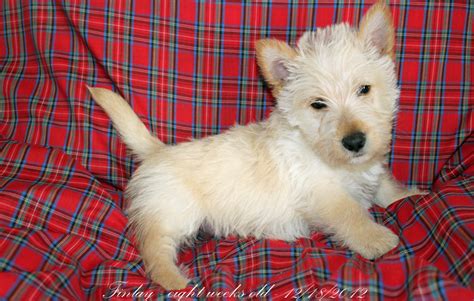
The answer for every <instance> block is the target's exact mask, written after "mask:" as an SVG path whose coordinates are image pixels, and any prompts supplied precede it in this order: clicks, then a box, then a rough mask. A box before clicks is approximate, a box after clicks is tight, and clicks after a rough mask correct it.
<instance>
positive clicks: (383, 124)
mask: <svg viewBox="0 0 474 301" xmlns="http://www.w3.org/2000/svg"><path fill="white" fill-rule="evenodd" d="M361 24H362V26H361V29H360V30H356V29H354V28H351V27H350V26H348V25H347V24H337V25H333V26H330V27H326V28H320V29H317V31H316V32H308V33H305V34H304V35H303V36H302V37H301V38H300V40H299V41H298V44H297V47H295V48H293V47H291V46H289V45H287V44H286V43H284V42H281V41H276V40H262V41H259V42H258V43H257V60H258V63H259V66H260V68H261V71H262V74H263V75H264V77H265V79H266V81H267V82H268V83H269V85H270V86H271V87H272V89H273V93H274V95H275V96H276V98H277V105H276V108H275V109H274V110H273V112H272V113H271V115H270V117H269V118H268V119H267V120H265V121H263V122H261V123H255V124H249V125H246V126H236V127H234V128H232V129H230V130H228V131H227V132H224V133H222V134H220V135H216V136H212V137H208V138H204V139H201V140H195V141H191V142H186V143H181V144H178V145H175V146H166V145H164V144H163V143H162V142H160V141H159V140H158V139H157V138H155V137H153V136H151V135H150V133H149V132H148V130H147V129H146V128H145V126H144V125H143V123H142V122H141V121H140V120H139V119H138V117H137V116H136V115H135V113H133V111H132V110H131V108H130V107H129V105H128V104H127V103H126V102H125V100H124V99H123V98H121V97H120V96H118V95H117V94H115V93H113V92H110V91H108V90H105V89H100V88H90V92H91V94H92V96H93V98H94V99H95V101H96V102H97V103H98V104H99V105H100V106H101V107H102V108H103V109H104V110H105V111H106V112H107V114H108V115H109V116H110V118H111V119H112V121H113V123H114V125H115V127H116V129H117V130H118V131H119V133H120V135H121V136H122V138H123V140H124V141H125V143H126V144H127V146H128V147H129V148H130V149H131V150H132V152H133V153H134V154H135V155H137V156H138V158H139V159H140V160H141V165H140V166H139V168H138V169H137V170H136V172H135V173H134V175H133V177H132V179H131V181H130V183H129V185H128V187H127V191H126V193H127V198H128V200H129V202H130V207H129V210H128V214H129V217H130V222H131V224H132V226H133V228H134V229H135V233H136V236H137V240H138V242H139V246H138V248H139V250H140V252H141V255H142V257H143V259H144V262H145V266H146V269H147V271H148V272H149V274H150V277H151V278H152V279H153V280H154V281H156V282H158V283H159V284H161V285H162V286H163V287H165V288H166V289H180V288H183V287H185V286H186V284H187V283H188V279H187V278H186V276H185V275H184V274H183V273H182V271H180V269H179V268H178V267H177V266H176V264H175V260H176V252H177V248H178V247H179V245H180V244H182V243H184V242H186V241H188V240H189V239H191V238H192V237H193V236H194V235H195V234H196V232H197V231H198V229H199V228H200V227H201V226H202V225H206V227H208V228H210V229H212V230H213V232H214V233H215V234H216V235H218V236H226V235H229V234H237V235H240V236H254V237H256V238H271V239H283V240H294V239H296V238H298V237H304V236H308V235H309V234H310V231H311V230H312V229H314V228H316V227H317V228H319V229H322V230H323V231H325V232H327V233H330V234H333V235H334V236H333V237H334V239H336V240H339V241H341V242H342V243H343V244H344V245H346V246H347V247H349V248H350V249H351V250H353V251H355V252H358V253H359V254H361V255H362V256H364V257H365V258H368V259H373V258H376V257H379V256H381V255H383V254H385V253H386V252H388V251H389V250H391V249H392V248H394V247H395V246H396V245H397V244H398V237H397V236H396V235H395V234H393V233H392V232H391V231H390V230H389V229H387V228H386V227H384V226H382V225H378V224H377V223H375V222H374V221H373V220H372V219H371V217H370V215H369V213H368V211H367V208H369V207H370V206H371V205H372V204H374V203H376V204H378V205H380V206H383V207H386V206H388V205H390V204H391V203H392V202H394V201H395V200H397V199H399V198H402V197H406V196H410V195H412V194H416V193H419V192H418V191H417V190H416V189H413V190H408V189H406V188H404V187H402V186H401V185H400V184H398V183H397V182H396V181H395V180H394V179H393V178H392V177H391V175H390V174H389V173H388V172H387V170H386V169H385V167H384V160H385V159H384V158H385V155H386V154H387V152H388V151H389V145H390V142H391V129H392V123H393V117H394V113H395V111H396V108H397V99H398V95H399V91H398V88H397V85H396V75H395V68H394V63H393V61H392V59H391V58H392V57H393V39H394V34H393V32H394V31H393V28H392V23H391V17H390V12H389V11H388V9H387V7H386V6H385V5H384V4H382V3H378V4H376V5H374V6H373V7H372V8H371V9H370V10H369V12H368V13H367V14H366V15H365V16H364V19H363V20H362V22H361ZM364 85H369V86H370V91H369V92H368V93H362V92H361V87H363V86H364ZM315 102H319V103H323V108H315V107H313V104H314V103H315ZM354 133H363V134H364V137H365V143H364V145H363V147H362V148H361V149H360V150H357V151H351V150H349V149H348V148H347V147H345V146H344V145H343V143H342V142H341V141H342V140H343V139H345V138H347V137H349V136H351V135H352V134H354Z"/></svg>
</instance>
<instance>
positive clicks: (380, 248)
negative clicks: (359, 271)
mask: <svg viewBox="0 0 474 301" xmlns="http://www.w3.org/2000/svg"><path fill="white" fill-rule="evenodd" d="M398 241H399V239H398V236H397V235H395V234H393V232H392V231H390V229H388V228H386V227H384V226H381V225H379V224H376V223H370V224H369V226H367V227H364V229H362V231H360V232H358V233H357V234H354V236H352V237H350V238H349V239H348V241H347V242H346V243H347V245H348V246H349V248H350V249H351V250H353V251H355V252H357V253H359V254H360V255H362V256H363V257H365V258H367V259H375V258H377V257H380V256H382V255H384V254H385V253H387V252H388V251H390V250H391V249H393V248H395V247H396V246H397V245H398Z"/></svg>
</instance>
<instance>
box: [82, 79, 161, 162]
mask: <svg viewBox="0 0 474 301" xmlns="http://www.w3.org/2000/svg"><path fill="white" fill-rule="evenodd" d="M87 89H89V92H90V93H91V95H92V98H93V99H94V100H95V102H97V103H98V104H99V105H100V106H101V107H102V109H104V111H105V112H106V113H107V115H109V117H110V119H112V123H113V125H114V127H115V129H116V130H117V131H118V132H119V134H120V136H121V137H122V139H123V141H124V142H125V144H126V145H127V146H128V148H130V150H131V151H132V153H133V154H135V155H136V156H137V157H138V159H139V160H143V159H145V158H146V157H147V156H148V155H150V154H152V153H154V152H156V151H157V150H158V149H159V148H162V147H164V146H165V144H164V143H163V142H161V141H160V140H159V139H158V138H156V137H154V136H152V135H151V134H150V131H148V129H147V128H146V127H145V125H144V124H143V122H142V121H141V120H140V119H139V118H138V116H137V114H135V112H133V110H132V108H131V107H130V105H129V104H128V103H127V102H126V101H125V99H123V98H122V97H121V96H120V95H118V94H116V93H114V92H112V91H110V90H107V89H103V88H91V87H89V86H87Z"/></svg>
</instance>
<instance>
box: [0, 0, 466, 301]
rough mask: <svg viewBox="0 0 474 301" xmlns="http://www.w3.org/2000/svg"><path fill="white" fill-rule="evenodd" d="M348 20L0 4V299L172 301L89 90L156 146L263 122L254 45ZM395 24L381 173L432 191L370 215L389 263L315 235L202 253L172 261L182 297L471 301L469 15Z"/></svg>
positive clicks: (265, 107) (297, 7)
mask: <svg viewBox="0 0 474 301" xmlns="http://www.w3.org/2000/svg"><path fill="white" fill-rule="evenodd" d="M343 3H344V2H343V1H339V2H336V3H333V2H328V1H315V2H314V3H313V2H311V3H308V2H306V1H301V2H298V1H295V2H291V3H286V2H285V3H283V2H282V1H274V2H272V1H255V2H250V1H248V2H247V1H246V2H239V1H201V0H197V1H191V0H183V1H179V2H178V1H172V0H166V1H136V2H133V1H126V0H117V1H84V2H79V1H54V2H53V1H27V0H24V1H21V0H5V1H2V4H1V6H2V7H1V9H0V29H1V30H0V35H1V37H0V41H1V42H0V89H1V90H0V91H1V93H0V95H1V101H0V120H1V122H0V139H1V140H0V187H1V189H0V229H1V232H0V237H1V243H0V279H1V281H0V298H2V299H4V298H8V299H14V300H20V299H64V300H75V299H87V298H90V299H100V298H104V296H105V297H107V296H112V295H114V298H116V299H120V300H122V299H132V298H140V297H147V296H150V295H153V296H154V297H155V298H156V297H157V296H160V297H165V298H166V297H168V298H172V297H173V296H174V297H176V298H178V297H179V295H173V296H169V295H167V294H166V293H164V292H163V291H162V290H161V289H160V288H159V287H156V286H154V285H153V284H152V283H150V282H149V280H148V279H147V278H146V276H145V273H144V270H143V265H142V262H141V261H140V257H139V254H138V253H137V251H136V249H135V247H134V246H133V238H132V237H131V236H130V235H129V233H128V228H127V218H126V216H125V215H124V213H123V208H124V207H125V205H126V200H124V199H123V195H122V191H123V189H124V187H125V185H126V183H127V181H128V179H129V177H130V174H131V172H132V170H133V169H134V167H135V165H134V162H133V160H132V159H131V158H130V156H129V155H128V154H127V152H126V149H125V146H124V145H123V143H122V142H121V141H120V139H119V138H118V137H117V134H116V132H115V130H113V128H112V126H111V123H110V120H109V118H108V117H107V116H106V115H105V113H104V112H103V111H102V110H101V109H100V108H99V107H97V106H96V105H95V104H94V103H93V101H92V100H91V98H90V96H89V95H88V93H87V92H86V89H85V85H86V84H88V85H92V86H103V87H108V88H112V89H114V90H115V91H118V92H120V93H121V94H122V95H124V97H125V98H126V99H129V100H130V103H131V105H132V107H133V108H134V110H135V111H136V112H137V113H138V114H139V115H140V116H141V118H142V120H144V121H145V123H146V124H147V126H149V128H150V129H151V130H152V131H153V132H154V133H156V135H157V136H158V137H159V138H160V139H162V140H163V141H165V142H167V143H177V142H180V141H183V140H186V139H189V138H190V137H195V138H199V137H203V136H206V135H211V134H216V133H219V132H221V131H223V130H225V129H226V128H228V127H230V126H232V125H233V124H234V123H236V122H237V123H242V124H245V123H248V122H251V121H255V120H261V119H263V118H265V116H267V114H268V112H269V109H270V108H271V106H272V101H273V100H272V98H271V95H270V93H269V91H268V90H267V89H266V87H265V86H264V84H263V81H262V79H261V78H260V77H259V75H258V70H257V67H256V64H255V52H254V42H255V40H257V39H259V38H263V37H274V38H278V39H282V40H286V41H288V42H290V43H294V42H295V41H296V39H297V38H298V37H299V36H300V35H301V33H302V32H304V31H306V30H310V29H313V28H314V27H316V26H325V25H328V24H332V23H334V22H340V21H347V22H349V23H357V21H358V20H359V19H360V17H361V15H362V14H363V12H364V11H365V10H366V9H367V8H368V6H369V4H370V3H365V2H361V1H351V2H350V3H349V4H347V3H345V4H343ZM391 8H392V12H393V15H394V22H395V26H396V28H397V32H396V33H397V43H396V51H397V55H396V60H397V62H398V73H399V79H400V80H399V83H400V85H401V87H402V94H401V99H400V112H399V116H398V121H397V126H396V128H395V129H394V144H393V149H392V152H391V155H390V158H389V159H390V164H391V167H392V169H393V172H394V174H395V176H396V177H397V178H398V179H400V180H401V181H403V182H405V183H407V184H409V185H417V186H419V187H421V188H424V189H427V188H428V189H431V190H432V191H433V192H432V193H430V194H429V195H428V196H425V197H423V198H408V199H405V200H401V201H399V202H397V203H395V204H393V205H392V206H391V207H390V208H388V210H382V209H380V208H375V209H374V210H373V214H374V216H375V217H376V219H377V220H378V221H379V222H381V223H384V224H386V225H388V227H390V228H391V229H392V230H393V231H394V232H395V233H397V234H399V235H400V237H401V243H400V245H399V246H398V248H397V249H396V250H394V251H392V252H390V253H389V254H387V255H385V256H383V257H382V258H380V259H377V260H375V261H368V260H365V259H363V258H361V257H360V256H359V255H357V254H354V253H352V252H350V251H348V250H347V249H345V248H342V247H340V246H337V245H335V244H333V243H332V242H331V241H330V240H329V239H328V238H327V237H326V236H324V235H322V234H321V233H314V235H313V236H312V237H311V238H307V239H300V240H298V241H297V242H294V243H285V242H281V241H271V240H260V241H257V240H252V239H238V238H236V237H228V238H226V239H221V240H216V239H213V238H211V237H203V236H201V237H199V238H198V241H197V243H196V244H195V245H194V246H192V247H186V248H183V249H182V252H181V253H180V256H179V261H180V263H182V264H183V265H184V266H185V267H187V268H188V269H189V273H190V275H192V276H193V277H194V279H193V283H191V284H190V286H189V288H188V289H187V291H186V292H187V293H186V292H183V294H185V295H184V296H186V294H188V297H190V298H199V297H203V296H205V294H206V293H209V294H210V295H209V296H210V297H217V296H218V295H217V293H218V292H221V293H224V292H227V295H225V296H224V297H227V298H230V299H246V298H251V297H253V298H255V299H257V298H259V297H266V298H268V299H274V300H279V299H283V298H300V299H305V298H313V299H341V298H346V299H347V298H358V297H361V298H362V299H371V300H372V299H375V300H378V299H383V300H402V299H426V300H434V299H437V300H439V299H451V300H472V299H473V298H474V286H473V281H472V274H473V272H472V271H473V261H474V254H473V252H472V250H473V249H474V248H473V247H474V246H473V236H474V235H473V230H474V206H473V205H474V202H473V199H474V197H473V187H474V167H473V163H474V152H473V149H474V139H473V138H472V131H473V123H474V118H473V103H474V102H473V99H474V98H473V96H474V95H473V94H474V92H473V89H472V78H473V76H474V75H473V71H472V70H473V66H472V52H473V49H472V46H473V45H472V36H473V23H472V20H473V19H474V18H473V17H474V14H473V10H474V8H473V6H472V5H470V4H469V3H468V1H463V0H456V1H394V3H392V4H391ZM117 281H121V282H117ZM122 282H123V283H122ZM194 285H198V287H199V288H198V289H197V290H194V291H193V290H192V288H193V286H194ZM119 288H120V290H119ZM122 288H123V289H122ZM201 288H204V291H200V289H201ZM338 290H339V291H338ZM213 293H214V294H215V295H212V294H213ZM140 294H141V295H140ZM147 294H148V295H147ZM203 294H204V295H203ZM221 296H223V295H221Z"/></svg>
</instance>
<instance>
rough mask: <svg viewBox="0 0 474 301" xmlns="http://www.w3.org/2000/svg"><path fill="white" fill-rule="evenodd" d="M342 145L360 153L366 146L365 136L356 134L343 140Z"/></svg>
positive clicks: (359, 133) (360, 133)
mask: <svg viewBox="0 0 474 301" xmlns="http://www.w3.org/2000/svg"><path fill="white" fill-rule="evenodd" d="M342 145H343V146H344V147H345V148H346V149H347V150H350V151H351V152H355V153H356V152H358V151H359V150H360V149H361V148H363V147H364V145H365V134H364V133H362V132H355V133H352V134H349V135H347V136H346V137H344V138H342Z"/></svg>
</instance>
